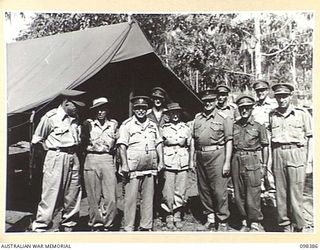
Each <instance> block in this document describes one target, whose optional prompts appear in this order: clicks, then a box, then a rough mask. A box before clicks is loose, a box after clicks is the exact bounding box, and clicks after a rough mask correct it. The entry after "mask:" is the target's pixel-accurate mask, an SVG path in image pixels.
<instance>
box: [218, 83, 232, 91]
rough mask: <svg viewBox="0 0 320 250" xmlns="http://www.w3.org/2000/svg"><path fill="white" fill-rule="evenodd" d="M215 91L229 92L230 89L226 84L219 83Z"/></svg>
mask: <svg viewBox="0 0 320 250" xmlns="http://www.w3.org/2000/svg"><path fill="white" fill-rule="evenodd" d="M215 91H216V92H217V93H229V92H230V91H231V90H230V88H229V87H228V86H227V85H224V84H219V85H218V86H217V87H216V88H215Z"/></svg>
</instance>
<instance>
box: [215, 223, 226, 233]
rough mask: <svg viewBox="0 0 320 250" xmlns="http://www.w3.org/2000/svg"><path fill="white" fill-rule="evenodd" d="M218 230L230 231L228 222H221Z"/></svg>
mask: <svg viewBox="0 0 320 250" xmlns="http://www.w3.org/2000/svg"><path fill="white" fill-rule="evenodd" d="M217 232H228V224H227V223H219V224H218V228H217Z"/></svg>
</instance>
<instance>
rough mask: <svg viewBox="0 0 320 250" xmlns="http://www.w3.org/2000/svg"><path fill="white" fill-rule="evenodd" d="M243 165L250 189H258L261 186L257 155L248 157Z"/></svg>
mask: <svg viewBox="0 0 320 250" xmlns="http://www.w3.org/2000/svg"><path fill="white" fill-rule="evenodd" d="M246 162H247V164H245V168H246V172H247V175H248V181H249V185H250V186H251V187H258V186H260V185H261V178H262V175H261V163H260V159H259V156H258V155H249V156H247V160H246Z"/></svg>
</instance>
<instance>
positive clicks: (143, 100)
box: [130, 95, 150, 107]
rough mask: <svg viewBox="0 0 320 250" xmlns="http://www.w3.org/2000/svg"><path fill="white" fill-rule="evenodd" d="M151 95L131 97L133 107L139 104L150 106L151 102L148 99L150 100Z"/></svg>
mask: <svg viewBox="0 0 320 250" xmlns="http://www.w3.org/2000/svg"><path fill="white" fill-rule="evenodd" d="M149 99H150V98H149V97H148V96H142V95H140V96H134V97H132V98H131V100H130V101H131V102H132V105H133V107H137V106H145V107H148V106H149V104H148V101H149Z"/></svg>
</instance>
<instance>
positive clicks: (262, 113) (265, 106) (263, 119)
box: [251, 96, 278, 129]
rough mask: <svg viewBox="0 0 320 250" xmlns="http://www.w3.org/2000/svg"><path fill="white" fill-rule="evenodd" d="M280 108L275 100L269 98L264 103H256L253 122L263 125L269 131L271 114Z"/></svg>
mask: <svg viewBox="0 0 320 250" xmlns="http://www.w3.org/2000/svg"><path fill="white" fill-rule="evenodd" d="M277 107H278V103H277V101H276V100H275V99H271V98H270V97H269V96H267V97H266V98H265V99H264V101H263V103H262V104H260V103H259V102H256V104H255V105H254V107H253V110H252V114H251V115H252V117H253V120H255V121H256V122H258V123H260V124H263V125H264V126H265V127H266V128H267V129H270V124H269V114H270V112H271V111H274V110H275V109H276V108H277Z"/></svg>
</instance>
